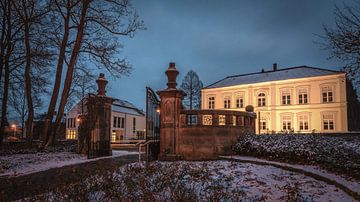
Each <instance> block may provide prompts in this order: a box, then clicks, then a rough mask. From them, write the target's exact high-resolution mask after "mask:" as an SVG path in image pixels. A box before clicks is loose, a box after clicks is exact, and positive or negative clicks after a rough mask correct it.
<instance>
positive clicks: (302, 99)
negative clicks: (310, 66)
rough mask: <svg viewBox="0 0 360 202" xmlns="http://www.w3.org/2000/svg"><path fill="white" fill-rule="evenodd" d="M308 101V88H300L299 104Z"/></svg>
mask: <svg viewBox="0 0 360 202" xmlns="http://www.w3.org/2000/svg"><path fill="white" fill-rule="evenodd" d="M307 103H308V90H307V89H306V88H302V89H299V104H307Z"/></svg>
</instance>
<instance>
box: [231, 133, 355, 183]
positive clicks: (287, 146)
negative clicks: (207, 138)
mask: <svg viewBox="0 0 360 202" xmlns="http://www.w3.org/2000/svg"><path fill="white" fill-rule="evenodd" d="M233 150H234V151H235V152H236V153H237V154H239V155H249V156H255V157H264V158H267V159H271V160H280V161H285V162H292V163H303V164H310V165H319V166H321V167H324V168H326V169H329V170H331V171H335V172H339V173H343V174H345V175H348V176H352V177H355V178H357V179H359V178H360V136H358V135H335V136H324V135H316V134H303V135H301V134H293V135H245V136H243V137H241V138H239V141H238V143H237V144H236V145H235V146H234V148H233Z"/></svg>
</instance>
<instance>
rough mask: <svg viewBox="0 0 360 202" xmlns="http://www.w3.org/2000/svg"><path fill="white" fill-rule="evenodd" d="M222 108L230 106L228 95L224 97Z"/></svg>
mask: <svg viewBox="0 0 360 202" xmlns="http://www.w3.org/2000/svg"><path fill="white" fill-rule="evenodd" d="M224 108H225V109H229V108H231V101H230V98H229V97H226V98H225V99H224Z"/></svg>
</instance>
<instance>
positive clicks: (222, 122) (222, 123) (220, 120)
mask: <svg viewBox="0 0 360 202" xmlns="http://www.w3.org/2000/svg"><path fill="white" fill-rule="evenodd" d="M219 125H221V126H224V125H226V118H225V115H219Z"/></svg>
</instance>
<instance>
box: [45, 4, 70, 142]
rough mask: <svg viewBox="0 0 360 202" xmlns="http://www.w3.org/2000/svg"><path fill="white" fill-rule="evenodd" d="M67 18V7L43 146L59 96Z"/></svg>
mask: <svg viewBox="0 0 360 202" xmlns="http://www.w3.org/2000/svg"><path fill="white" fill-rule="evenodd" d="M69 19H70V8H68V10H67V15H66V17H65V19H64V36H63V39H62V41H61V47H60V53H59V58H58V63H57V68H56V77H55V83H54V88H53V93H52V95H51V100H50V104H49V108H48V111H47V113H46V117H45V120H44V128H43V132H42V133H41V137H40V139H41V140H42V142H43V143H42V144H43V146H44V145H45V144H46V143H47V141H49V137H50V135H51V133H52V130H51V129H52V128H51V127H50V126H51V123H52V120H53V117H54V114H55V107H56V102H57V99H58V96H59V91H60V84H61V76H62V71H63V66H64V60H65V51H66V45H67V43H68V40H69Z"/></svg>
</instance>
